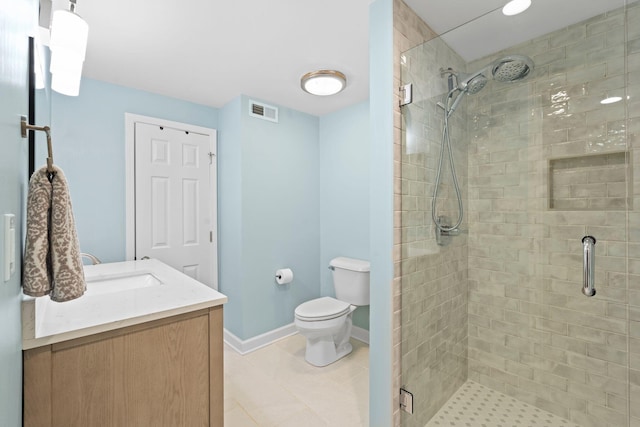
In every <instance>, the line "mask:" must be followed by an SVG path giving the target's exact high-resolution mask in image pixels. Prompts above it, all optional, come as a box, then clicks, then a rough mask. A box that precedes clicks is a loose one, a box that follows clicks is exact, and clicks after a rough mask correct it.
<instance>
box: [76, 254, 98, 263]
mask: <svg viewBox="0 0 640 427" xmlns="http://www.w3.org/2000/svg"><path fill="white" fill-rule="evenodd" d="M80 257H81V258H89V260H90V261H91V264H93V265H96V264H101V263H102V261H100V260H99V259H98V257H96V256H95V255H91V254H88V253H84V252H82V253H80Z"/></svg>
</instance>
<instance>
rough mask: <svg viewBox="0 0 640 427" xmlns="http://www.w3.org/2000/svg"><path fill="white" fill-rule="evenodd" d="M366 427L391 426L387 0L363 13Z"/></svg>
mask: <svg viewBox="0 0 640 427" xmlns="http://www.w3.org/2000/svg"><path fill="white" fill-rule="evenodd" d="M369 12H370V13H369V64H370V65H369V75H370V81H369V87H370V89H369V102H370V104H371V105H370V117H371V169H370V173H371V174H370V180H369V182H370V185H371V188H370V191H371V192H370V194H371V203H370V207H371V222H370V227H371V228H370V242H371V335H370V353H369V354H370V357H369V361H370V366H369V377H370V381H369V389H370V394H369V402H370V406H369V407H370V410H369V414H370V419H369V425H370V426H371V427H388V426H391V425H393V409H394V408H393V398H394V397H395V396H396V395H397V393H398V390H394V389H393V380H392V376H393V369H392V365H393V357H392V356H393V339H392V332H393V331H392V326H393V321H392V320H393V319H392V315H393V288H392V284H393V94H394V84H393V0H375V1H374V2H373V3H372V4H371V6H370V9H369Z"/></svg>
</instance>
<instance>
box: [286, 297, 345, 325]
mask: <svg viewBox="0 0 640 427" xmlns="http://www.w3.org/2000/svg"><path fill="white" fill-rule="evenodd" d="M350 310H351V304H349V303H346V302H344V301H340V300H337V299H335V298H331V297H322V298H317V299H313V300H311V301H307V302H304V303H302V304H300V305H299V306H298V307H297V308H296V310H295V316H296V318H297V319H299V320H304V321H307V322H318V321H321V320H329V319H335V318H337V317H340V316H343V315H345V314H347V313H349V311H350Z"/></svg>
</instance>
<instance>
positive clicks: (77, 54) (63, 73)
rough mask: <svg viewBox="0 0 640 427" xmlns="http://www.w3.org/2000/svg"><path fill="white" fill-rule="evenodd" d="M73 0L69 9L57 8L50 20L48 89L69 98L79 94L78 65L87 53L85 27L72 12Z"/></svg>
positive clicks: (81, 20)
mask: <svg viewBox="0 0 640 427" xmlns="http://www.w3.org/2000/svg"><path fill="white" fill-rule="evenodd" d="M75 8H76V0H69V10H65V9H58V10H56V11H55V12H53V17H52V18H51V38H50V40H49V49H50V50H51V64H50V66H49V71H51V89H53V90H55V91H56V92H58V93H61V94H63V95H69V96H78V94H79V93H80V78H81V77H82V64H83V63H84V58H85V54H86V51H87V38H88V35H89V25H87V23H86V22H85V20H84V19H82V18H81V17H80V16H78V15H77V14H76V13H75Z"/></svg>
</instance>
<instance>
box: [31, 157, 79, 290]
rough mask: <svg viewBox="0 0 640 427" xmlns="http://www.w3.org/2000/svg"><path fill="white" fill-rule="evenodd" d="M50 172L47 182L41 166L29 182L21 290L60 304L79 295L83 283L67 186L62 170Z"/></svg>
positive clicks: (46, 174) (44, 170) (55, 168)
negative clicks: (47, 297)
mask: <svg viewBox="0 0 640 427" xmlns="http://www.w3.org/2000/svg"><path fill="white" fill-rule="evenodd" d="M54 170H55V175H54V176H53V179H52V180H51V182H49V179H48V173H47V168H46V167H44V168H42V169H40V170H37V171H36V172H35V173H34V174H33V175H32V176H31V181H30V183H29V194H28V196H27V239H26V244H25V255H24V274H23V288H24V289H23V291H24V293H25V294H27V295H31V296H35V297H39V296H43V295H50V296H51V299H52V300H53V301H57V302H63V301H69V300H72V299H75V298H78V297H80V296H82V295H83V294H84V291H85V290H86V284H85V281H84V270H83V268H82V261H81V259H80V245H79V243H78V236H77V233H76V227H75V221H74V219H73V211H72V208H71V198H70V196H69V187H68V185H67V180H66V178H65V176H64V173H63V172H62V170H61V169H60V168H58V167H56V166H54Z"/></svg>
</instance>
